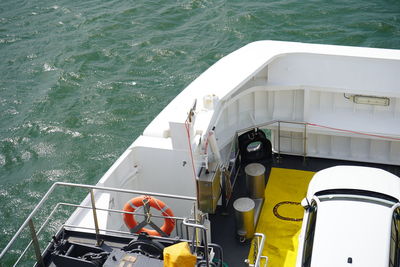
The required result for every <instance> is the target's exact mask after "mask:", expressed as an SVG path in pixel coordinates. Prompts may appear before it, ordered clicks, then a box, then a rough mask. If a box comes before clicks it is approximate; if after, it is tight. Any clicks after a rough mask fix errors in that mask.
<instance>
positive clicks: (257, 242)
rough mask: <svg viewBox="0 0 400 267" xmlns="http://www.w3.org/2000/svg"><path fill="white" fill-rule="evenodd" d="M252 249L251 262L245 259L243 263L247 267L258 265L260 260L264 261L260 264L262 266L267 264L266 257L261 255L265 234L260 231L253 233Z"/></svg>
mask: <svg viewBox="0 0 400 267" xmlns="http://www.w3.org/2000/svg"><path fill="white" fill-rule="evenodd" d="M253 242H254V243H253V244H254V246H253V249H254V258H253V264H250V261H249V260H248V259H246V260H245V263H246V264H247V266H249V267H260V266H261V261H264V264H263V265H262V266H263V267H267V265H268V257H267V256H264V255H262V253H263V250H264V244H265V235H264V234H262V233H255V234H254V238H253Z"/></svg>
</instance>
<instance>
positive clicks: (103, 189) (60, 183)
mask: <svg viewBox="0 0 400 267" xmlns="http://www.w3.org/2000/svg"><path fill="white" fill-rule="evenodd" d="M63 186H65V187H74V188H83V189H88V190H90V191H91V192H92V191H93V190H100V191H108V192H119V193H128V194H138V195H150V196H156V197H165V198H172V199H178V200H188V201H193V202H196V201H197V199H196V197H189V196H181V195H173V194H163V193H155V192H148V191H140V190H129V189H120V188H114V187H104V186H95V185H86V184H75V183H65V182H56V183H54V184H53V185H52V186H51V187H50V188H49V190H48V191H47V192H46V193H45V195H44V196H43V197H42V199H41V200H40V201H39V203H38V204H37V205H36V206H35V207H34V208H33V210H32V212H31V213H30V214H29V216H28V217H27V218H26V220H25V221H24V223H23V224H22V225H21V226H20V228H19V229H18V230H17V232H16V233H15V234H14V236H13V237H12V238H11V240H10V241H9V242H8V243H7V245H6V247H5V248H4V249H3V250H2V251H1V253H0V261H1V260H2V258H3V257H4V256H5V254H6V253H7V251H8V250H9V249H10V248H11V246H12V245H13V244H14V243H15V241H16V240H17V238H18V237H19V235H20V234H21V233H22V231H23V230H24V229H25V228H26V227H27V226H28V225H30V224H31V222H32V219H33V216H34V215H35V214H36V213H37V212H38V210H39V209H40V208H41V207H42V206H43V204H44V203H45V202H46V201H47V200H48V198H49V196H50V195H51V194H52V193H53V192H54V190H55V189H56V188H57V187H63ZM91 199H92V200H93V198H91ZM60 205H70V206H79V207H80V208H88V209H91V207H88V206H83V205H75V204H71V203H57V204H56V207H55V208H54V209H53V210H52V211H51V212H50V215H49V216H48V217H47V218H46V220H45V221H44V223H43V224H42V226H41V227H40V228H39V230H38V231H37V232H35V233H34V234H35V235H36V234H38V233H40V232H41V231H42V229H43V227H44V225H45V224H47V223H48V221H49V219H50V218H51V217H52V216H53V214H54V213H55V211H56V209H57V208H58V207H59V206H60ZM94 208H95V209H96V210H106V211H110V212H114V211H116V210H112V209H104V208H96V207H94ZM119 212H121V213H129V212H125V211H119ZM135 214H136V213H135ZM138 215H141V214H138ZM155 217H156V216H155ZM157 217H158V216H157ZM176 218H177V219H181V220H183V219H184V218H179V217H176ZM94 219H95V220H97V219H96V214H94ZM95 230H96V231H97V230H99V228H98V227H95ZM31 245H32V241H31V242H30V243H29V244H28V245H27V248H28V247H30V246H31ZM27 248H26V249H25V250H24V252H23V254H25V253H26V252H27ZM22 256H23V255H21V256H20V257H19V259H18V261H19V260H20V259H21V258H22Z"/></svg>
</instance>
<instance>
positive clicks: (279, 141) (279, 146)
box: [277, 121, 281, 163]
mask: <svg viewBox="0 0 400 267" xmlns="http://www.w3.org/2000/svg"><path fill="white" fill-rule="evenodd" d="M277 160H278V163H279V162H280V160H281V122H280V121H278V159H277Z"/></svg>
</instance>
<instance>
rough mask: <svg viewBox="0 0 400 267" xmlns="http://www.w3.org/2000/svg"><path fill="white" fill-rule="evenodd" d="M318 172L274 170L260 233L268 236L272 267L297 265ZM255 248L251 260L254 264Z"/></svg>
mask: <svg viewBox="0 0 400 267" xmlns="http://www.w3.org/2000/svg"><path fill="white" fill-rule="evenodd" d="M313 175H314V172H309V171H298V170H291V169H281V168H272V170H271V174H270V176H269V179H268V184H267V187H266V189H265V202H264V205H263V208H262V211H261V215H260V218H259V220H258V225H257V228H256V232H259V233H263V234H265V237H266V243H265V246H264V251H263V255H266V256H268V267H293V266H295V264H296V255H297V244H298V236H299V233H300V229H301V223H302V221H301V219H302V217H303V212H304V210H303V208H302V206H301V205H300V202H301V200H302V199H303V198H304V197H305V196H306V193H307V187H308V184H309V182H310V180H311V178H312V176H313ZM253 246H254V244H252V246H251V249H250V253H249V260H250V262H252V263H253V255H254V254H253V249H254V248H253Z"/></svg>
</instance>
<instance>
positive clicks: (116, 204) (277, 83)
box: [71, 41, 400, 228]
mask: <svg viewBox="0 0 400 267" xmlns="http://www.w3.org/2000/svg"><path fill="white" fill-rule="evenodd" d="M398 73H400V51H397V50H388V49H373V48H357V47H343V46H330V45H316V44H302V43H290V42H276V41H260V42H255V43H251V44H249V45H247V46H245V47H243V48H241V49H239V50H237V51H235V52H233V53H231V54H229V55H227V56H226V57H224V58H222V59H221V60H219V61H218V62H216V63H215V64H214V65H213V66H211V67H210V68H209V69H208V70H207V71H205V72H204V73H203V74H201V75H200V76H199V77H198V78H197V79H196V80H195V81H193V82H192V83H191V84H190V85H189V86H188V87H187V88H185V90H183V91H182V92H181V93H180V94H179V95H178V96H177V97H176V98H175V99H174V100H173V101H171V103H169V104H168V106H167V107H165V109H164V110H163V111H162V112H161V113H160V114H159V115H158V116H157V117H156V118H155V119H154V120H153V121H152V122H151V123H150V124H149V125H148V126H147V128H146V129H145V130H144V132H143V135H141V136H140V137H138V138H137V139H136V140H135V142H134V143H133V144H132V145H131V146H130V147H129V148H128V149H127V150H126V151H125V152H124V153H123V154H122V155H121V157H120V158H119V159H118V160H117V161H116V162H115V163H114V164H113V166H112V167H111V168H110V169H109V170H108V171H107V172H106V174H105V175H104V176H103V177H102V178H101V179H100V181H99V183H98V184H99V185H104V186H111V187H119V188H127V189H137V190H143V191H153V192H161V193H169V194H177V195H185V196H196V185H195V174H194V173H193V166H192V158H191V155H190V153H189V151H190V150H189V141H188V139H187V133H186V129H185V127H184V123H185V120H186V118H187V116H188V113H189V110H190V109H191V108H192V106H193V103H194V101H195V100H197V107H196V110H195V122H194V123H193V125H192V126H191V129H190V144H191V146H190V147H191V148H192V151H193V162H194V165H195V168H194V169H195V172H196V173H197V172H198V171H199V168H200V167H201V166H202V165H203V164H204V162H203V161H204V159H205V157H204V155H203V154H204V151H203V147H202V146H201V145H200V143H202V144H204V141H205V138H206V137H207V135H208V133H209V130H211V129H212V128H213V127H214V126H215V137H216V141H217V144H216V145H217V146H218V147H219V148H220V149H222V148H225V147H227V145H229V143H230V142H231V140H232V138H233V136H234V135H235V132H236V131H238V130H240V129H243V128H246V127H252V126H254V125H255V124H265V123H268V122H270V121H274V120H290V121H296V122H307V123H312V124H318V125H322V126H328V127H333V128H339V129H343V130H346V131H347V132H346V131H339V130H333V129H328V128H322V127H319V126H307V135H306V136H304V135H303V127H301V126H299V125H292V124H286V125H282V127H281V130H282V132H281V133H280V135H281V136H283V137H282V138H280V139H281V140H280V144H278V143H277V140H278V133H277V125H276V124H274V125H269V126H265V128H268V129H271V130H272V141H273V142H272V143H273V149H274V151H277V150H278V147H279V148H280V151H283V152H285V153H288V154H302V153H304V143H303V142H304V140H305V139H304V138H305V137H306V138H307V139H306V140H307V144H306V152H307V156H315V157H326V158H337V159H347V160H360V161H367V162H379V163H386V164H400V142H399V140H400V139H399V140H396V139H387V138H386V139H385V138H380V137H376V136H371V135H382V136H388V137H391V138H400V86H399V85H400V75H398ZM344 93H346V94H348V95H351V94H364V95H376V96H384V97H389V98H390V106H388V107H381V106H370V105H361V104H355V103H353V102H352V101H350V100H349V99H346V98H345V97H344V95H343V94H344ZM348 131H356V132H358V133H351V132H348ZM211 152H212V151H211ZM221 152H222V151H220V153H221ZM224 152H225V153H226V152H227V150H224ZM221 157H222V158H227V156H226V155H223V154H221ZM208 158H209V160H215V159H217V158H218V157H214V156H213V155H209V157H208ZM98 194H99V193H98ZM130 198H131V196H123V197H120V196H116V195H111V196H110V204H109V207H113V208H122V206H123V204H124V203H125V202H126V201H127V200H129V199H130ZM168 204H169V205H170V206H171V208H172V209H173V210H174V211H175V212H177V213H178V214H182V215H187V213H188V210H190V209H189V207H188V205H186V204H180V203H177V202H176V201H172V202H171V203H168ZM73 217H75V216H73ZM77 217H79V216H78V215H76V217H75V218H77ZM71 220H74V218H71ZM76 221H77V222H79V221H80V220H79V219H77V220H76ZM108 225H109V226H111V225H112V226H116V227H117V228H118V227H123V222H122V219H121V218H120V217H119V215H118V216H117V215H116V216H114V217H112V218H109V219H108Z"/></svg>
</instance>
